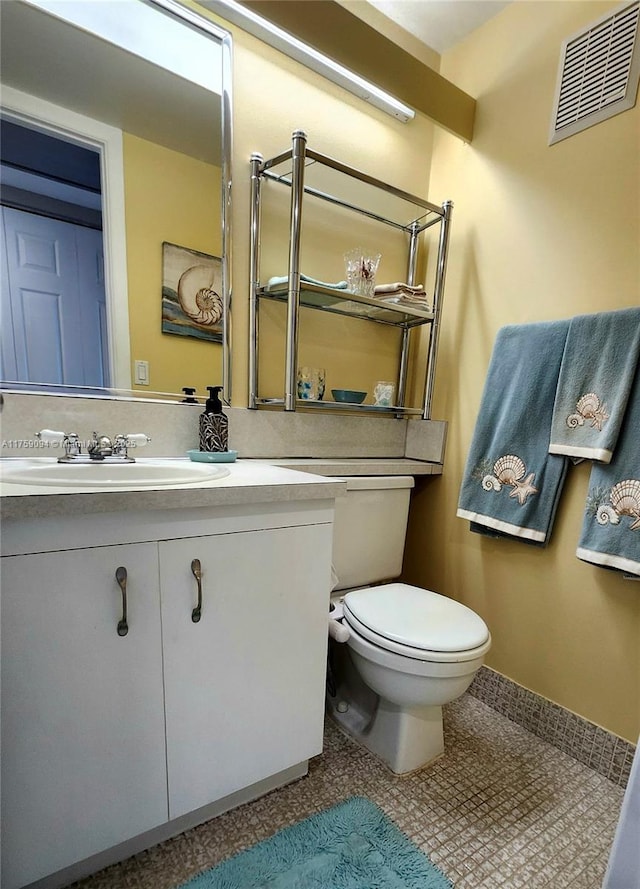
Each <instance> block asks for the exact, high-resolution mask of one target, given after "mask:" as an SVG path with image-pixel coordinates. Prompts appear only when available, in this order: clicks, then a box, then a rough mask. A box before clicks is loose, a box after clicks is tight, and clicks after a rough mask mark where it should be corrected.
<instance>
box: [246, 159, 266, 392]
mask: <svg viewBox="0 0 640 889" xmlns="http://www.w3.org/2000/svg"><path fill="white" fill-rule="evenodd" d="M262 163H263V157H262V155H261V154H258V153H257V152H256V153H254V154H252V155H251V208H250V217H249V225H250V248H249V407H250V408H251V409H252V410H255V408H256V407H257V398H258V297H257V295H256V293H257V289H258V285H259V283H260V181H261V180H260V172H261V171H260V167H261V165H262Z"/></svg>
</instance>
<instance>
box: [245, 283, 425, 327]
mask: <svg viewBox="0 0 640 889" xmlns="http://www.w3.org/2000/svg"><path fill="white" fill-rule="evenodd" d="M256 295H257V296H258V297H261V298H263V299H264V298H266V299H274V300H278V301H279V302H286V301H287V299H288V295H289V292H288V288H287V284H286V282H285V283H282V284H277V285H275V286H272V287H269V286H267V287H259V288H258V290H257V291H256ZM300 305H301V306H302V307H303V308H308V309H320V311H323V312H333V313H334V314H336V315H347V316H348V317H350V318H364V319H366V320H367V321H377V322H378V323H379V324H391V325H393V326H394V327H403V328H406V329H409V328H412V327H418V326H419V325H421V324H427V323H428V322H430V321H433V312H432V311H430V310H428V309H427V308H421V307H419V306H416V305H407V304H406V303H405V304H402V303H391V302H383V301H382V300H380V299H370V298H369V297H366V296H358V295H357V294H355V293H351V292H350V291H349V290H336V289H334V288H331V287H321V286H320V285H317V284H307V283H302V284H301V285H300Z"/></svg>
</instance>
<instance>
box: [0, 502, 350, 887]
mask: <svg viewBox="0 0 640 889" xmlns="http://www.w3.org/2000/svg"><path fill="white" fill-rule="evenodd" d="M332 505H333V504H332V501H322V503H321V504H320V505H319V506H311V505H310V504H302V506H298V507H296V508H293V507H291V506H287V507H283V506H278V507H277V508H276V507H274V508H271V509H267V510H266V514H264V515H261V514H260V511H259V510H256V509H255V508H254V509H253V510H249V511H248V512H247V514H246V515H245V514H243V510H237V509H236V510H232V511H231V514H230V515H229V516H227V515H225V510H207V509H198V510H166V511H164V512H159V511H156V512H153V513H150V514H148V515H147V514H146V513H142V512H141V513H129V514H127V515H124V516H120V515H115V514H113V515H111V514H104V515H93V516H89V517H87V518H86V519H84V520H83V519H82V518H66V517H65V518H61V519H53V518H49V519H41V520H39V519H32V520H23V521H19V522H17V523H13V522H8V523H5V526H6V527H5V531H7V530H8V532H9V533H8V537H9V540H8V544H7V546H8V548H9V550H11V549H13V550H14V551H15V554H12V555H5V556H3V558H2V648H1V653H2V672H1V678H2V698H1V701H2V781H1V793H2V886H3V889H19V887H23V886H27V885H29V884H30V883H32V882H34V881H36V880H40V879H42V878H45V877H47V876H48V875H51V874H55V873H56V872H59V871H63V870H64V869H67V868H69V867H70V866H72V865H74V864H76V863H77V862H82V861H84V860H85V859H88V858H90V857H91V856H95V855H97V854H98V853H101V852H104V851H105V850H108V849H111V848H112V847H114V846H116V845H117V844H119V843H123V842H125V841H127V840H130V839H131V838H134V837H139V836H140V835H142V834H145V832H147V831H152V830H153V829H154V828H157V827H158V826H159V825H170V823H171V822H172V821H174V820H175V819H181V821H180V827H179V828H178V829H184V826H185V825H184V818H183V816H188V815H189V814H190V813H194V812H195V811H196V810H200V809H203V807H207V806H209V805H210V804H211V803H213V802H215V801H217V800H222V799H223V798H224V797H228V796H229V795H233V794H234V793H235V792H236V791H239V790H241V789H242V788H248V787H250V786H251V785H255V784H258V783H259V782H261V781H263V780H264V779H266V778H268V777H269V776H273V775H276V774H277V773H280V772H284V771H286V770H287V769H290V768H291V767H292V766H294V765H297V764H299V763H304V761H306V760H307V759H308V758H309V757H310V756H312V755H315V754H317V753H319V752H320V751H321V749H322V725H323V714H324V681H325V663H326V661H325V658H326V637H327V627H326V625H327V602H328V594H329V586H330V565H331V531H332V525H331V521H332V514H333V510H332ZM6 536H7V535H5V537H6ZM64 540H66V541H67V546H66V547H64V548H63V546H62V542H63V541H64ZM70 540H73V541H74V547H77V548H72V549H70V548H68V542H69V541H70ZM38 541H40V542H41V544H40V546H38ZM43 541H46V542H47V543H46V547H42V542H43ZM7 546H5V545H4V544H3V551H5V552H6V551H7ZM38 548H47V549H49V551H47V552H37V549H38ZM194 560H198V561H199V563H200V577H201V594H202V595H201V602H202V605H201V616H200V619H199V620H195V621H194V619H193V617H194V608H196V606H197V604H198V578H197V576H196V574H197V572H194V569H193V568H192V564H193V563H194ZM120 567H124V568H125V569H126V572H127V624H128V632H127V633H126V635H119V634H118V624H119V622H120V621H121V620H122V618H123V596H122V591H121V587H120V585H119V584H118V582H117V581H116V570H117V569H118V568H120ZM280 783H282V782H280ZM206 817H207V816H206V815H205V816H204V817H201V818H200V819H199V820H205V819H206ZM209 817H210V816H209ZM197 820H198V819H196V820H195V821H194V823H197ZM173 832H174V833H175V832H177V830H174V831H173ZM153 841H157V840H153ZM151 844H152V842H149V843H147V845H151ZM142 847H144V843H143V844H142ZM129 854H131V853H129ZM120 857H122V856H120ZM116 860H117V859H116ZM93 869H95V868H93ZM55 885H62V883H57V884H55Z"/></svg>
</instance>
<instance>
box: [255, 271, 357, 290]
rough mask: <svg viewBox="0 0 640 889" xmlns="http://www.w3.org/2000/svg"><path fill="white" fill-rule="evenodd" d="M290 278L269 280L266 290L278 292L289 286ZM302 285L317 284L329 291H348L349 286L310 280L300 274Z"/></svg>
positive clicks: (343, 283) (315, 279)
mask: <svg viewBox="0 0 640 889" xmlns="http://www.w3.org/2000/svg"><path fill="white" fill-rule="evenodd" d="M288 283H289V278H288V276H287V275H276V276H275V277H273V278H269V280H268V281H267V285H266V287H265V290H276V289H277V288H279V287H281V286H282V285H283V284H288ZM300 283H301V284H316V285H317V286H318V287H327V288H328V289H329V290H346V289H347V287H348V284H347V282H346V281H336V282H335V283H333V284H332V283H329V282H327V281H318V279H317V278H310V277H309V275H303V274H300Z"/></svg>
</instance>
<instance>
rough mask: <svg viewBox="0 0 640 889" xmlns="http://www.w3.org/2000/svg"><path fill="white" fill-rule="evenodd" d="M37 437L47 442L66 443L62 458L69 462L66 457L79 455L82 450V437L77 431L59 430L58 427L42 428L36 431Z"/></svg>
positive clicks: (53, 443)
mask: <svg viewBox="0 0 640 889" xmlns="http://www.w3.org/2000/svg"><path fill="white" fill-rule="evenodd" d="M36 438H37V439H38V440H39V441H42V442H45V444H52V445H59V444H63V445H64V458H63V457H61V458H60V460H62V461H63V462H68V461H67V460H65V458H68V457H78V456H79V455H80V453H81V451H82V448H81V446H80V439H79V438H78V435H77V433H76V432H58V431H57V430H56V429H41V430H40V432H36Z"/></svg>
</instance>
